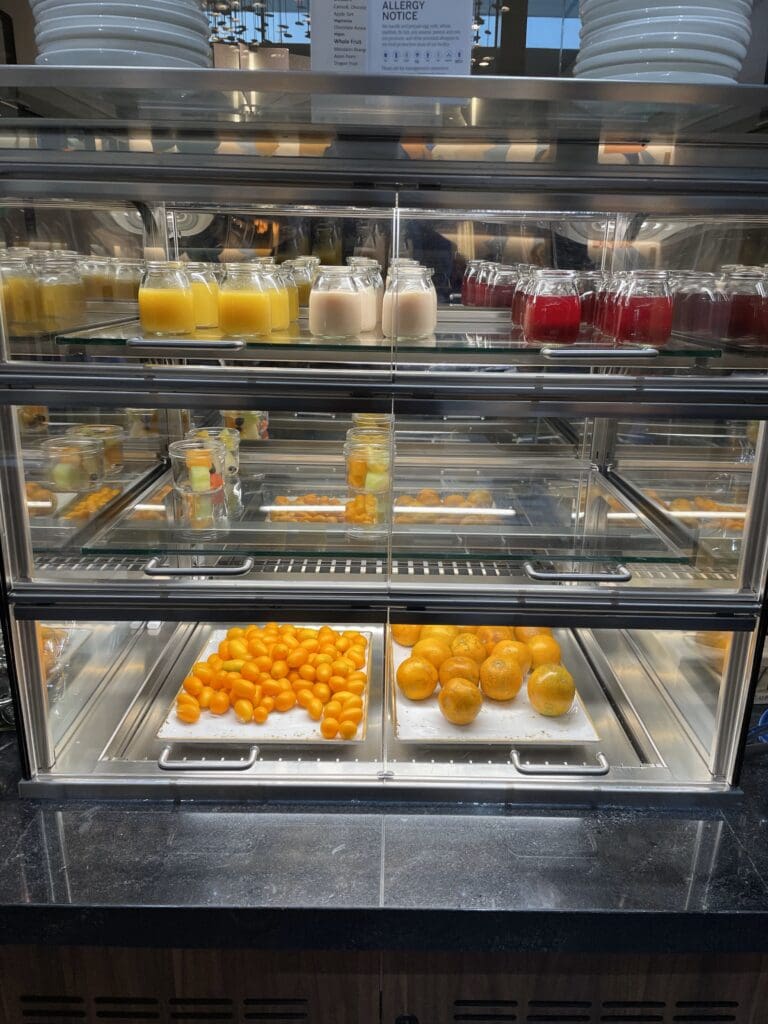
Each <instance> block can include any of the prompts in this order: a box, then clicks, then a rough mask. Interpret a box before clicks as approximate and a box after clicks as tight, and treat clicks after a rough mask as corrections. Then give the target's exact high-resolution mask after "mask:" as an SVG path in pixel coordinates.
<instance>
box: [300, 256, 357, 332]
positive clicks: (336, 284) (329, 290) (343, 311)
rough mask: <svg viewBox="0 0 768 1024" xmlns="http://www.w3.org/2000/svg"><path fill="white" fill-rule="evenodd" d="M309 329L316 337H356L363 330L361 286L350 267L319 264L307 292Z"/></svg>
mask: <svg viewBox="0 0 768 1024" xmlns="http://www.w3.org/2000/svg"><path fill="white" fill-rule="evenodd" d="M309 330H310V332H311V333H312V334H313V335H314V336H315V337H316V338H327V339H329V340H344V339H346V338H356V337H357V336H358V335H359V334H360V333H361V332H362V330H363V297H362V288H361V287H360V283H359V280H358V278H357V275H356V274H355V272H354V270H353V269H352V268H351V267H336V266H333V267H325V266H323V267H320V268H319V270H318V272H317V277H316V278H315V280H314V282H313V284H312V290H311V291H310V293H309Z"/></svg>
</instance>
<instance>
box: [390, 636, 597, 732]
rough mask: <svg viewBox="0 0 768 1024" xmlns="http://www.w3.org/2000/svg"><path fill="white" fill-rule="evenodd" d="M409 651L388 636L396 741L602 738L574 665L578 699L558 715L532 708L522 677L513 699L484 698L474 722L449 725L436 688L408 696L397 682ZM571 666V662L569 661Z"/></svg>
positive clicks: (576, 667)
mask: <svg viewBox="0 0 768 1024" xmlns="http://www.w3.org/2000/svg"><path fill="white" fill-rule="evenodd" d="M410 656H411V649H410V648H409V647H401V646H400V644H397V643H395V642H394V641H392V664H393V671H392V688H393V691H394V694H395V699H394V704H393V724H394V727H395V734H396V736H397V738H398V740H403V741H404V742H406V743H407V742H413V743H416V742H419V743H424V742H427V743H510V744H522V743H527V744H537V745H547V746H553V745H558V744H560V745H565V744H568V745H571V744H574V743H597V742H598V741H599V739H600V737H599V736H598V734H597V732H596V730H595V727H594V725H593V724H592V720H591V719H590V717H589V715H588V714H587V711H586V709H585V707H584V705H583V704H582V702H581V698H580V697H579V694H578V687H579V680H578V666H573V668H574V669H576V670H577V672H576V674H575V675H574V681H575V683H576V699H575V700H574V702H573V705H572V706H571V709H570V710H569V711H567V712H566V714H564V715H561V716H560V718H547V717H546V716H545V715H540V714H539V713H538V711H535V710H534V709H533V708H532V707H531V705H530V703H529V701H528V694H527V689H526V684H525V682H524V683H523V685H522V687H521V688H520V692H519V693H518V695H517V696H516V697H515V699H514V700H511V701H503V702H502V701H495V700H488V698H487V697H483V706H482V707H481V708H480V713H479V715H478V716H477V718H476V719H475V720H474V722H471V723H470V724H469V725H453V723H451V722H449V721H448V720H447V719H446V718H444V717H443V715H442V712H441V711H440V708H439V706H438V703H437V695H438V693H439V692H440V691H439V689H438V690H435V693H434V695H433V696H432V697H429V698H428V699H427V700H408V698H407V697H405V696H403V694H402V692H401V691H400V688H399V687H398V685H397V682H396V673H397V669H398V666H399V665H400V664H401V662H403V661H405V659H406V658H409V657H410ZM567 667H568V668H569V669H570V668H571V666H567Z"/></svg>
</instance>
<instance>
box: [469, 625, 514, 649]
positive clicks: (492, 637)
mask: <svg viewBox="0 0 768 1024" xmlns="http://www.w3.org/2000/svg"><path fill="white" fill-rule="evenodd" d="M477 639H478V640H479V641H480V643H482V644H485V655H486V657H488V656H489V655H490V653H491V651H492V650H493V648H494V647H495V646H496V644H497V643H499V641H500V640H514V639H515V635H514V633H513V632H512V627H511V626H478V629H477Z"/></svg>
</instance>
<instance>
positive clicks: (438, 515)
mask: <svg viewBox="0 0 768 1024" xmlns="http://www.w3.org/2000/svg"><path fill="white" fill-rule="evenodd" d="M493 507H494V503H493V496H492V495H491V492H490V491H487V490H485V489H484V488H482V489H477V490H474V491H470V492H469V493H468V494H447V495H446V496H445V497H444V498H443V497H441V496H440V494H439V493H438V492H437V491H436V490H434V488H432V487H424V488H422V490H420V491H419V492H418V494H401V495H399V496H398V497H397V498H395V522H396V523H422V524H424V523H451V524H453V525H454V526H455V525H456V524H457V523H459V524H461V525H463V526H467V525H474V526H477V525H479V524H488V523H495V522H497V519H496V517H494V516H484V515H477V514H472V515H466V516H462V515H461V514H460V513H459V512H457V511H456V509H489V508H493ZM409 508H410V509H413V508H429V509H435V508H445V509H447V510H448V511H447V512H445V513H442V512H429V513H421V512H408V511H403V510H404V509H406V510H407V509H409ZM451 509H453V510H454V511H451Z"/></svg>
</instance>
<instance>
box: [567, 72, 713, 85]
mask: <svg viewBox="0 0 768 1024" xmlns="http://www.w3.org/2000/svg"><path fill="white" fill-rule="evenodd" d="M574 75H575V77H576V78H588V79H590V80H593V79H595V80H600V79H604V80H605V81H609V82H668V83H670V84H672V83H674V84H676V85H724V84H725V83H728V84H732V83H733V79H732V78H728V77H727V76H725V75H702V74H699V73H698V72H696V71H639V72H632V73H627V72H626V71H621V70H618V71H615V72H612V71H608V70H599V71H578V72H575V73H574Z"/></svg>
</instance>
